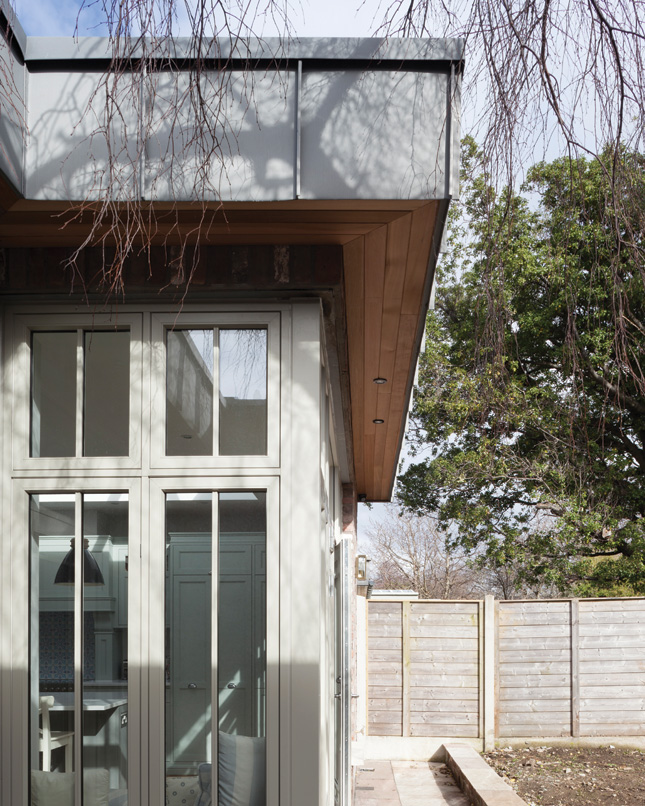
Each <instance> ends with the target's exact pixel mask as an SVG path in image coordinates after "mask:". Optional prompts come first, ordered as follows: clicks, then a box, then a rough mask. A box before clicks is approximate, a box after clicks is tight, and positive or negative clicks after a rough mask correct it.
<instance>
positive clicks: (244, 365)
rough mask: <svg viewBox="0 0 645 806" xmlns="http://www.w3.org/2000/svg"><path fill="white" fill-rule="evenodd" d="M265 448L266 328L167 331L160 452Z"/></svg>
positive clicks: (243, 452) (259, 451) (229, 452)
mask: <svg viewBox="0 0 645 806" xmlns="http://www.w3.org/2000/svg"><path fill="white" fill-rule="evenodd" d="M216 398H217V400H218V405H217V406H215V399H216ZM215 434H217V435H218V436H217V437H215V436H214V435H215ZM214 443H215V444H214ZM266 453H267V330H266V328H247V329H239V328H231V329H220V328H213V329H208V330H206V329H190V330H189V329H181V330H177V329H173V330H168V331H167V333H166V455H167V456H214V455H220V456H264V455H266Z"/></svg>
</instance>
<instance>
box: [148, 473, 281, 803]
mask: <svg viewBox="0 0 645 806" xmlns="http://www.w3.org/2000/svg"><path fill="white" fill-rule="evenodd" d="M244 490H249V491H251V490H255V491H258V492H266V496H267V498H266V502H267V503H266V516H267V524H266V541H267V542H266V557H267V568H266V586H267V594H266V597H267V598H266V618H267V624H266V676H267V679H266V769H267V806H280V793H279V786H278V781H279V779H278V777H277V776H276V775H270V774H269V772H270V771H271V770H277V769H278V766H279V763H280V753H279V737H280V719H279V710H280V704H279V699H278V697H279V687H280V670H279V662H280V651H279V650H280V647H279V642H280V607H279V601H280V580H279V572H280V539H279V538H280V502H279V491H280V483H279V478H278V477H277V476H248V475H245V474H244V475H243V474H239V475H235V474H233V473H232V472H231V473H230V474H227V475H226V476H225V477H223V476H222V477H215V476H209V477H206V478H204V477H203V476H199V477H194V476H175V477H156V478H152V479H150V520H149V528H148V530H147V531H146V532H145V533H144V536H143V554H144V556H147V557H149V558H152V559H151V564H150V565H149V568H150V581H149V586H148V589H147V591H146V592H145V596H144V601H143V603H142V605H143V611H142V623H143V624H144V625H146V627H147V634H148V640H149V647H148V670H147V674H146V673H144V674H143V675H142V689H143V690H142V692H141V693H142V703H143V704H144V712H143V714H142V719H143V724H144V725H146V724H147V725H148V726H149V754H148V764H149V775H148V780H149V781H150V787H151V788H150V792H149V801H147V802H150V803H161V802H163V798H164V797H165V793H164V792H163V791H158V787H159V783H160V782H161V781H163V780H164V779H165V719H164V714H165V677H164V667H165V616H164V617H163V618H161V619H160V618H159V613H160V612H161V613H165V496H166V493H176V492H210V493H213V513H212V519H213V527H214V528H215V527H216V526H217V506H216V504H217V500H218V499H217V494H218V493H220V492H237V491H239V492H243V491H244ZM158 540H162V541H163V544H164V551H159V550H158V546H157V547H156V548H155V546H154V543H155V541H158ZM212 545H213V552H212V556H213V564H212V568H211V571H212V574H213V577H212V579H213V584H212V594H211V595H212V602H213V607H214V610H213V613H214V614H216V613H217V609H216V602H217V589H218V576H217V572H218V567H217V561H218V551H217V546H218V542H217V534H216V533H215V532H214V533H213V544H212ZM217 621H218V620H217V618H213V619H212V621H211V653H212V654H211V658H212V663H211V674H212V677H211V702H212V703H213V704H216V703H217V701H218V692H217ZM216 720H217V712H216V709H215V708H213V715H212V723H211V724H212V726H213V731H212V735H213V749H212V758H213V760H215V759H216V758H217V738H216V737H217V721H216ZM212 770H213V772H212V787H213V791H214V792H216V791H217V788H216V787H217V765H216V764H215V763H213V768H212ZM159 798H162V799H161V800H159Z"/></svg>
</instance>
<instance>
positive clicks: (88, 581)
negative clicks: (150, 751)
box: [82, 493, 128, 804]
mask: <svg viewBox="0 0 645 806" xmlns="http://www.w3.org/2000/svg"><path fill="white" fill-rule="evenodd" d="M83 536H84V545H85V552H84V569H83V571H84V573H83V577H84V581H85V587H84V589H83V650H84V651H83V693H82V694H83V791H84V803H86V804H89V803H100V802H102V801H101V799H100V797H102V796H103V795H104V794H105V793H106V792H109V795H110V797H112V798H116V795H117V793H118V794H119V795H120V794H125V792H126V791H127V787H128V680H127V669H128V629H127V624H128V597H127V583H128V573H127V564H128V497H127V495H125V494H123V493H98V494H90V495H84V496H83ZM99 796H100V797H99Z"/></svg>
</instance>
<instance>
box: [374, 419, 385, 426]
mask: <svg viewBox="0 0 645 806" xmlns="http://www.w3.org/2000/svg"><path fill="white" fill-rule="evenodd" d="M372 422H373V423H376V425H382V424H383V423H384V422H385V420H378V419H377V420H372Z"/></svg>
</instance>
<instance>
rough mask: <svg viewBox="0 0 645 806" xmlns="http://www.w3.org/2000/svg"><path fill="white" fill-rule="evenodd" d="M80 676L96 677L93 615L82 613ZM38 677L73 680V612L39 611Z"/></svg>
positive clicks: (91, 678)
mask: <svg viewBox="0 0 645 806" xmlns="http://www.w3.org/2000/svg"><path fill="white" fill-rule="evenodd" d="M83 621H84V629H83V633H84V635H83V644H84V658H83V661H84V667H83V679H84V680H94V679H95V677H96V666H95V644H94V616H93V615H92V613H85V614H84V619H83ZM39 629H40V679H41V680H73V678H74V614H73V613H69V612H61V611H55V612H51V613H46V612H42V613H41V614H40V624H39Z"/></svg>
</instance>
